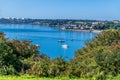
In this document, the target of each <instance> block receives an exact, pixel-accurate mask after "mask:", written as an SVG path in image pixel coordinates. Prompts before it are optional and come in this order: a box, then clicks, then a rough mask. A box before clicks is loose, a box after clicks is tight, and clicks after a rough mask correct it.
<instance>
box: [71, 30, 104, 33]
mask: <svg viewBox="0 0 120 80" xmlns="http://www.w3.org/2000/svg"><path fill="white" fill-rule="evenodd" d="M72 31H77V32H90V30H72ZM92 32H93V33H100V32H102V30H92Z"/></svg>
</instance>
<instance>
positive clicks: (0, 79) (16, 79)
mask: <svg viewBox="0 0 120 80" xmlns="http://www.w3.org/2000/svg"><path fill="white" fill-rule="evenodd" d="M0 80H97V79H96V78H95V77H93V78H87V79H82V78H76V79H70V78H68V77H56V78H43V77H42V78H40V77H37V76H29V75H22V76H3V75H0ZM106 80H120V75H119V76H116V77H112V76H109V77H108V78H107V79H106Z"/></svg>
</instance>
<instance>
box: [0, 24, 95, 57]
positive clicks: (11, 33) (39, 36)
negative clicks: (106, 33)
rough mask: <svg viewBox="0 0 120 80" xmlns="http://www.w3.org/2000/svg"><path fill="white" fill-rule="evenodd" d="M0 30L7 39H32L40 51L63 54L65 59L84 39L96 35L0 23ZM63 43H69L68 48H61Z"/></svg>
mask: <svg viewBox="0 0 120 80" xmlns="http://www.w3.org/2000/svg"><path fill="white" fill-rule="evenodd" d="M0 31H3V32H4V33H5V34H6V37H7V38H9V39H18V40H32V41H33V43H34V44H39V45H40V51H41V52H43V53H45V54H47V55H48V56H50V57H51V58H56V57H59V56H63V57H64V58H66V59H72V58H73V57H74V52H75V51H76V50H78V49H80V48H81V47H83V46H84V42H85V41H86V40H90V39H92V38H93V37H94V36H96V35H97V34H95V33H89V32H73V31H59V30H55V29H53V28H50V27H45V26H37V25H18V24H0ZM71 39H73V41H71ZM58 40H65V43H58ZM63 44H67V45H69V48H68V49H63V48H62V45H63Z"/></svg>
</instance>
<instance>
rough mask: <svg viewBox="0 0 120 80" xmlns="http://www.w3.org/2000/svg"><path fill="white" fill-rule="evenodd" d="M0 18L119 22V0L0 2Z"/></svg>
mask: <svg viewBox="0 0 120 80" xmlns="http://www.w3.org/2000/svg"><path fill="white" fill-rule="evenodd" d="M0 17H17V18H38V19H92V20H120V0H0Z"/></svg>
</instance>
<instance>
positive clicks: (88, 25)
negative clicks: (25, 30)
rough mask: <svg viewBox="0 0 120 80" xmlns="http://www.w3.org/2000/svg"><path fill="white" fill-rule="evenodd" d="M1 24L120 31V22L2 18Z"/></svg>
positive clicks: (0, 19)
mask: <svg viewBox="0 0 120 80" xmlns="http://www.w3.org/2000/svg"><path fill="white" fill-rule="evenodd" d="M0 24H32V25H42V26H50V27H55V26H56V27H57V28H56V29H58V30H90V31H93V30H106V29H110V28H112V29H118V30H120V21H119V20H113V21H101V20H74V19H30V18H0Z"/></svg>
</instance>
